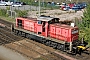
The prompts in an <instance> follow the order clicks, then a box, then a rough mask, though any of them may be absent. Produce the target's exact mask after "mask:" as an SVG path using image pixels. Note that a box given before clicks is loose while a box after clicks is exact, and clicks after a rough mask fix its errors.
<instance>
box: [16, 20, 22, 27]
mask: <svg viewBox="0 0 90 60" xmlns="http://www.w3.org/2000/svg"><path fill="white" fill-rule="evenodd" d="M17 22H18V23H17V24H18V27H22V20H20V19H17Z"/></svg>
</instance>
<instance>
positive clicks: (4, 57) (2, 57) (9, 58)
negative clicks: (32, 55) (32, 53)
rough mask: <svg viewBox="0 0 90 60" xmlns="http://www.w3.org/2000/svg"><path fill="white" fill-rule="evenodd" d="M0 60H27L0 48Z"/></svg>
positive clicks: (2, 47)
mask: <svg viewBox="0 0 90 60" xmlns="http://www.w3.org/2000/svg"><path fill="white" fill-rule="evenodd" d="M0 60H28V59H27V58H26V57H24V56H22V55H20V54H19V53H16V52H14V51H12V50H10V49H7V48H5V47H4V46H0Z"/></svg>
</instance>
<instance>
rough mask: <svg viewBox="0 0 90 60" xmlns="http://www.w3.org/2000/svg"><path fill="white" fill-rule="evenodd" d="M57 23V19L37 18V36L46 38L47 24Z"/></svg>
mask: <svg viewBox="0 0 90 60" xmlns="http://www.w3.org/2000/svg"><path fill="white" fill-rule="evenodd" d="M53 23H59V18H53V17H48V16H40V17H39V18H37V28H38V29H37V34H41V35H43V36H46V37H48V33H49V32H48V30H49V24H53Z"/></svg>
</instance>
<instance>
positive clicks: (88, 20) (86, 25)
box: [79, 5, 90, 44]
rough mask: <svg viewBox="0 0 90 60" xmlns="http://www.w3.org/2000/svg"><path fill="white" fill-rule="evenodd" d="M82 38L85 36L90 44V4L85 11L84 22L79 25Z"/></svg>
mask: <svg viewBox="0 0 90 60" xmlns="http://www.w3.org/2000/svg"><path fill="white" fill-rule="evenodd" d="M79 28H80V33H79V37H80V39H81V38H82V37H83V38H84V40H85V41H86V42H88V43H89V44H90V33H89V32H90V5H88V6H87V7H86V9H85V10H84V13H83V17H82V22H81V23H80V25H79Z"/></svg>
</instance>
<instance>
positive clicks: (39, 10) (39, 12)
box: [39, 0, 40, 17]
mask: <svg viewBox="0 0 90 60" xmlns="http://www.w3.org/2000/svg"><path fill="white" fill-rule="evenodd" d="M39 17H40V0H39Z"/></svg>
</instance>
